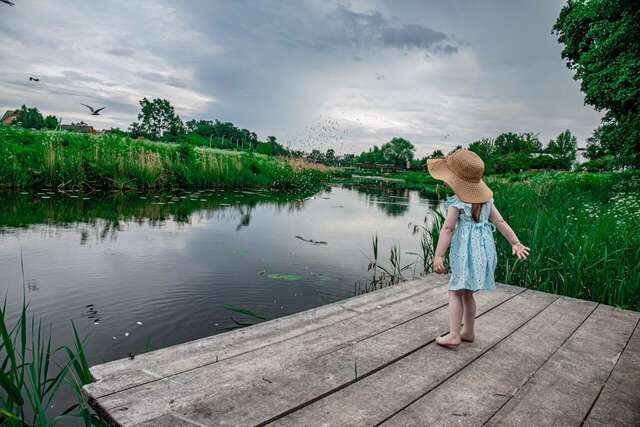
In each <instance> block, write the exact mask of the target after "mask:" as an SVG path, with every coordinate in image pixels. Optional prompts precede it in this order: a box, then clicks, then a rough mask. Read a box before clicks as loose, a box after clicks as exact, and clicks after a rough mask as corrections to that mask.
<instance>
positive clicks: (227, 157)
mask: <svg viewBox="0 0 640 427" xmlns="http://www.w3.org/2000/svg"><path fill="white" fill-rule="evenodd" d="M327 176H328V175H327V173H326V172H323V171H320V170H317V169H312V168H306V167H300V166H299V165H294V164H292V163H291V162H289V161H287V159H280V158H276V157H270V156H265V155H261V154H256V153H248V152H236V151H227V150H218V149H210V148H202V147H194V146H192V145H189V144H168V143H159V142H151V141H145V140H137V139H131V138H128V137H123V136H118V135H113V134H99V135H89V134H82V133H74V132H67V131H35V130H30V129H21V128H16V127H13V126H2V125H0V187H8V188H26V187H56V188H63V189H71V188H85V189H87V188H88V189H93V188H110V189H111V188H115V189H145V190H147V189H162V188H173V187H192V188H204V187H212V186H216V187H227V188H236V187H266V188H278V189H297V190H303V189H308V188H313V187H317V186H318V185H319V184H320V183H321V182H323V181H324V180H325V179H326V178H327Z"/></svg>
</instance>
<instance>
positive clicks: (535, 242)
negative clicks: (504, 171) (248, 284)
mask: <svg viewBox="0 0 640 427" xmlns="http://www.w3.org/2000/svg"><path fill="white" fill-rule="evenodd" d="M424 175H425V176H424V177H420V176H416V177H414V179H413V183H409V184H407V187H408V188H417V189H420V185H422V186H424V187H426V188H428V187H430V188H431V190H430V191H431V193H432V194H437V195H439V197H438V198H440V199H444V198H445V197H446V196H447V195H448V194H450V190H448V189H444V188H443V187H440V188H438V189H436V188H435V186H434V185H433V184H432V178H430V177H428V176H426V174H424ZM395 176H398V174H396V175H395ZM486 181H487V183H488V184H489V186H490V187H491V188H492V189H493V191H494V200H495V204H496V206H497V207H498V209H499V210H500V212H501V213H502V215H503V216H504V218H505V219H506V220H507V221H508V222H509V224H510V225H511V226H512V227H513V229H514V230H515V231H516V233H517V234H518V237H519V238H520V240H521V241H522V242H523V243H525V244H526V245H528V246H530V247H531V256H530V257H529V259H528V260H526V261H518V260H516V259H515V258H514V257H513V256H512V255H511V247H510V245H509V244H508V243H507V241H506V240H505V239H503V238H502V236H500V235H499V234H496V235H495V240H496V246H497V250H498V266H497V270H496V280H497V281H499V282H503V283H508V284H512V285H517V286H523V287H526V288H532V289H538V290H541V291H545V292H551V293H555V294H560V295H566V296H570V297H575V298H581V299H587V300H591V301H596V302H601V303H604V304H610V305H615V306H618V307H623V308H629V309H633V310H640V174H638V173H637V172H624V173H586V172H526V173H521V174H508V175H495V176H489V177H487V178H486ZM420 182H422V184H420ZM394 185H397V184H395V183H394ZM441 213H443V212H440V211H438V212H436V221H435V222H434V224H433V226H427V227H423V226H417V228H415V230H417V231H418V235H419V237H420V238H419V239H418V240H419V246H420V247H419V250H418V253H419V256H418V260H417V261H416V262H415V263H411V264H410V265H409V267H406V266H405V263H404V262H401V261H400V260H399V259H394V254H393V253H392V254H391V256H390V259H389V261H388V266H386V267H385V268H384V269H374V271H377V272H378V274H379V276H380V277H378V278H377V280H376V278H375V276H374V280H373V281H372V283H367V284H366V286H365V290H371V289H376V288H378V287H381V286H388V285H389V284H393V283H395V282H396V281H397V280H398V279H402V278H404V279H406V278H410V277H412V276H413V275H415V274H421V273H423V272H431V271H432V270H433V268H432V259H433V249H434V248H433V242H436V241H437V236H438V234H439V233H438V232H439V227H440V224H441V222H442V215H441ZM432 236H433V238H432ZM374 254H375V256H374V257H373V258H372V259H374V260H375V262H373V265H374V267H376V268H378V267H379V265H380V264H381V263H382V261H380V262H379V261H378V257H377V254H376V251H375V249H374ZM396 254H397V250H396ZM399 265H402V266H404V267H403V268H404V269H403V270H402V271H400V270H399V271H396V272H395V273H392V272H393V271H395V270H396V269H397V268H396V267H397V266H399ZM378 270H380V271H378ZM401 273H402V274H401ZM369 288H370V289H369Z"/></svg>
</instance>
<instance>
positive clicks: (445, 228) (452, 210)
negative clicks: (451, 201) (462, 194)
mask: <svg viewBox="0 0 640 427" xmlns="http://www.w3.org/2000/svg"><path fill="white" fill-rule="evenodd" d="M459 215H460V211H459V210H458V208H456V207H454V206H449V209H447V217H446V218H445V220H444V223H443V224H442V228H441V229H440V237H439V238H438V245H437V246H436V253H435V257H434V258H433V269H434V270H435V272H436V273H444V254H445V253H446V252H447V249H449V245H450V244H451V236H453V230H455V228H456V223H457V222H458V216H459Z"/></svg>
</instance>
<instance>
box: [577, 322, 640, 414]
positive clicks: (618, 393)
mask: <svg viewBox="0 0 640 427" xmlns="http://www.w3.org/2000/svg"><path fill="white" fill-rule="evenodd" d="M584 425H585V426H611V425H617V426H639V425H640V326H638V324H637V323H636V327H635V330H634V332H633V334H632V335H631V339H630V340H629V342H628V343H627V347H626V348H625V350H624V352H623V353H622V354H621V355H620V358H619V359H618V362H617V363H616V366H615V368H614V369H613V372H612V373H611V376H610V377H609V379H608V380H607V383H606V384H605V386H604V388H603V389H602V392H601V393H600V396H599V397H598V400H596V403H595V405H594V406H593V408H592V409H591V412H590V413H589V416H588V417H587V419H586V420H585V423H584Z"/></svg>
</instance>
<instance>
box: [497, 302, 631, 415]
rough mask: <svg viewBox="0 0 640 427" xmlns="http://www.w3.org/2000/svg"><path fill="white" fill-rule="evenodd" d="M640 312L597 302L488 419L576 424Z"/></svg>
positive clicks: (586, 408) (596, 394)
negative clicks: (528, 378)
mask: <svg viewBox="0 0 640 427" xmlns="http://www.w3.org/2000/svg"><path fill="white" fill-rule="evenodd" d="M639 315H640V313H636V312H631V311H624V310H618V309H615V308H613V307H609V306H605V305H600V306H598V308H597V309H596V310H595V311H594V312H593V313H592V314H591V316H589V318H588V319H587V320H586V321H585V322H584V323H583V324H582V326H580V328H579V329H578V330H577V331H576V332H575V333H574V334H573V335H572V336H571V338H569V340H567V342H565V343H564V344H563V345H562V347H560V348H559V349H558V351H557V352H556V353H555V354H554V355H553V356H551V358H550V359H549V360H548V361H547V362H546V363H545V364H544V365H543V366H542V367H541V368H540V370H538V371H537V372H536V373H535V375H534V376H532V377H531V379H530V380H529V381H528V382H527V383H526V384H524V385H523V386H522V387H521V388H520V389H518V391H517V392H516V393H515V395H514V396H513V397H512V398H511V399H510V400H509V401H508V402H507V403H506V404H505V405H504V406H503V407H502V408H501V409H500V410H499V411H498V412H496V413H495V415H494V416H493V417H492V418H491V419H490V420H489V422H488V423H487V424H488V425H526V424H530V423H534V424H536V425H579V424H580V423H581V422H582V421H583V419H584V417H585V416H586V415H587V412H588V411H589V408H590V407H591V405H592V403H593V402H594V401H595V399H596V398H597V396H598V393H599V391H600V389H601V387H602V385H603V384H604V382H605V381H606V379H607V377H608V376H609V374H610V372H611V370H612V369H613V367H614V364H615V362H616V360H617V358H618V355H619V354H620V352H621V351H622V349H623V348H624V346H625V344H626V342H627V340H628V338H629V336H630V335H631V333H632V331H633V329H634V327H635V325H636V323H637V321H638V316H639Z"/></svg>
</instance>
